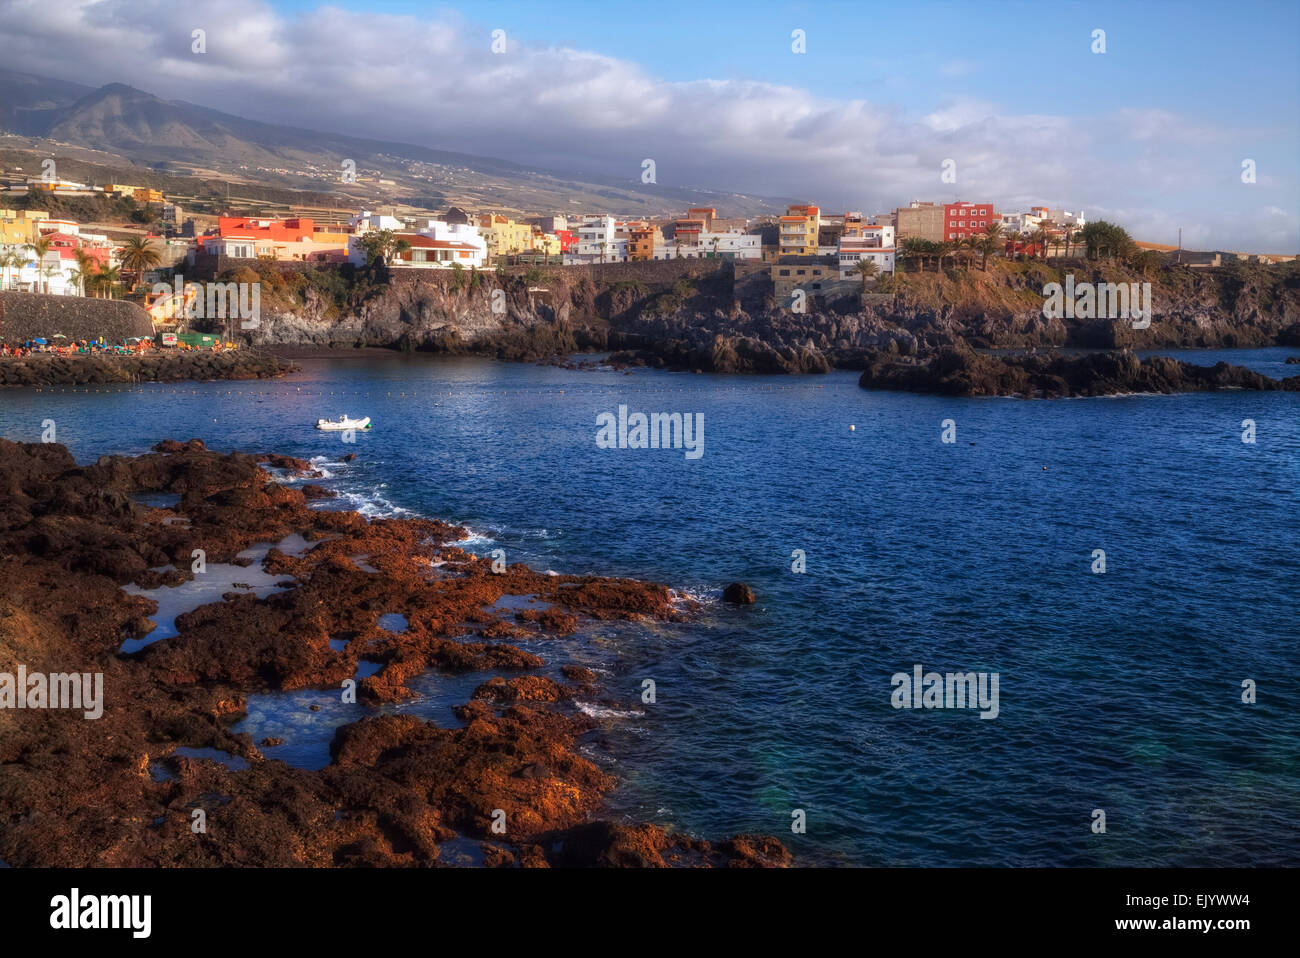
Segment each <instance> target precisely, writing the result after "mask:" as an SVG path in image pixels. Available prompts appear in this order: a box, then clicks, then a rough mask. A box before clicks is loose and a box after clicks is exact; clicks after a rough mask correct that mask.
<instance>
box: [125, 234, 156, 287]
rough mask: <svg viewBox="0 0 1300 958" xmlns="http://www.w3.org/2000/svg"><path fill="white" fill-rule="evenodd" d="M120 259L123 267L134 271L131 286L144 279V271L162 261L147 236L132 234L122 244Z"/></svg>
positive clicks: (138, 283)
mask: <svg viewBox="0 0 1300 958" xmlns="http://www.w3.org/2000/svg"><path fill="white" fill-rule="evenodd" d="M119 258H120V259H121V261H122V267H123V269H128V270H131V271H132V272H134V273H135V282H134V283H133V284H132V286H131V288H132V289H134V288H135V287H136V286H138V285H140V283H141V282H142V281H143V280H144V271H145V270H146V269H152V268H153V267H155V266H157V265H158V264H159V263H161V262H162V257H161V256H160V255H159V254H158V250H156V249H155V248H154V246H153V244H152V243H150V242H149V237H147V236H132V237H131V238H130V239H129V240H127V241H126V242H125V243H124V244H122V252H121V255H120V257H119Z"/></svg>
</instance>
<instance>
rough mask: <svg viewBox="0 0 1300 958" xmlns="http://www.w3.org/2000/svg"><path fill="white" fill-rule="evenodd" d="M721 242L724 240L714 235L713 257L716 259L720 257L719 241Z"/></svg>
mask: <svg viewBox="0 0 1300 958" xmlns="http://www.w3.org/2000/svg"><path fill="white" fill-rule="evenodd" d="M720 242H722V240H721V239H720V238H719V237H717V236H715V237H713V258H714V259H717V258H718V243H720Z"/></svg>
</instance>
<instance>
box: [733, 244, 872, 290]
mask: <svg viewBox="0 0 1300 958" xmlns="http://www.w3.org/2000/svg"><path fill="white" fill-rule="evenodd" d="M715 242H716V240H715ZM857 271H858V274H859V275H860V276H861V277H862V291H863V292H864V293H865V292H866V291H867V280H869V279H871V277H873V276H875V275H876V274H877V273H878V272H880V267H879V266H877V265H876V261H875V260H870V259H862V260H859V261H858V265H857Z"/></svg>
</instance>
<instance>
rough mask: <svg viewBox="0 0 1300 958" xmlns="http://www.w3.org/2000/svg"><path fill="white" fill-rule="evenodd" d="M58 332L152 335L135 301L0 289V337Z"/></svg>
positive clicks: (112, 338)
mask: <svg viewBox="0 0 1300 958" xmlns="http://www.w3.org/2000/svg"><path fill="white" fill-rule="evenodd" d="M55 333H62V334H63V335H64V336H66V337H67V338H68V339H70V340H74V339H98V338H99V337H100V336H103V337H104V339H105V340H106V341H107V342H110V343H116V342H121V341H122V340H123V339H127V338H129V337H132V336H152V335H153V322H152V321H151V320H150V319H149V314H148V313H146V312H145V311H144V310H143V309H141V308H140V307H139V306H137V305H136V304H135V303H126V302H123V301H121V300H113V299H92V298H88V297H85V296H46V295H44V294H42V293H0V339H3V340H4V341H5V342H7V343H9V344H10V345H11V346H12V345H17V344H19V343H23V342H26V341H27V340H29V339H49V340H51V341H53V336H54V334H55Z"/></svg>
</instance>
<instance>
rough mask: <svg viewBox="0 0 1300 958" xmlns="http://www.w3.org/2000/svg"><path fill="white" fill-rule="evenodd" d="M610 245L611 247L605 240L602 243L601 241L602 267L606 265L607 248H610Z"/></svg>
mask: <svg viewBox="0 0 1300 958" xmlns="http://www.w3.org/2000/svg"><path fill="white" fill-rule="evenodd" d="M608 245H609V244H608V243H606V242H605V241H604V240H601V241H600V262H601V265H604V263H605V247H606V246H608Z"/></svg>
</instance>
